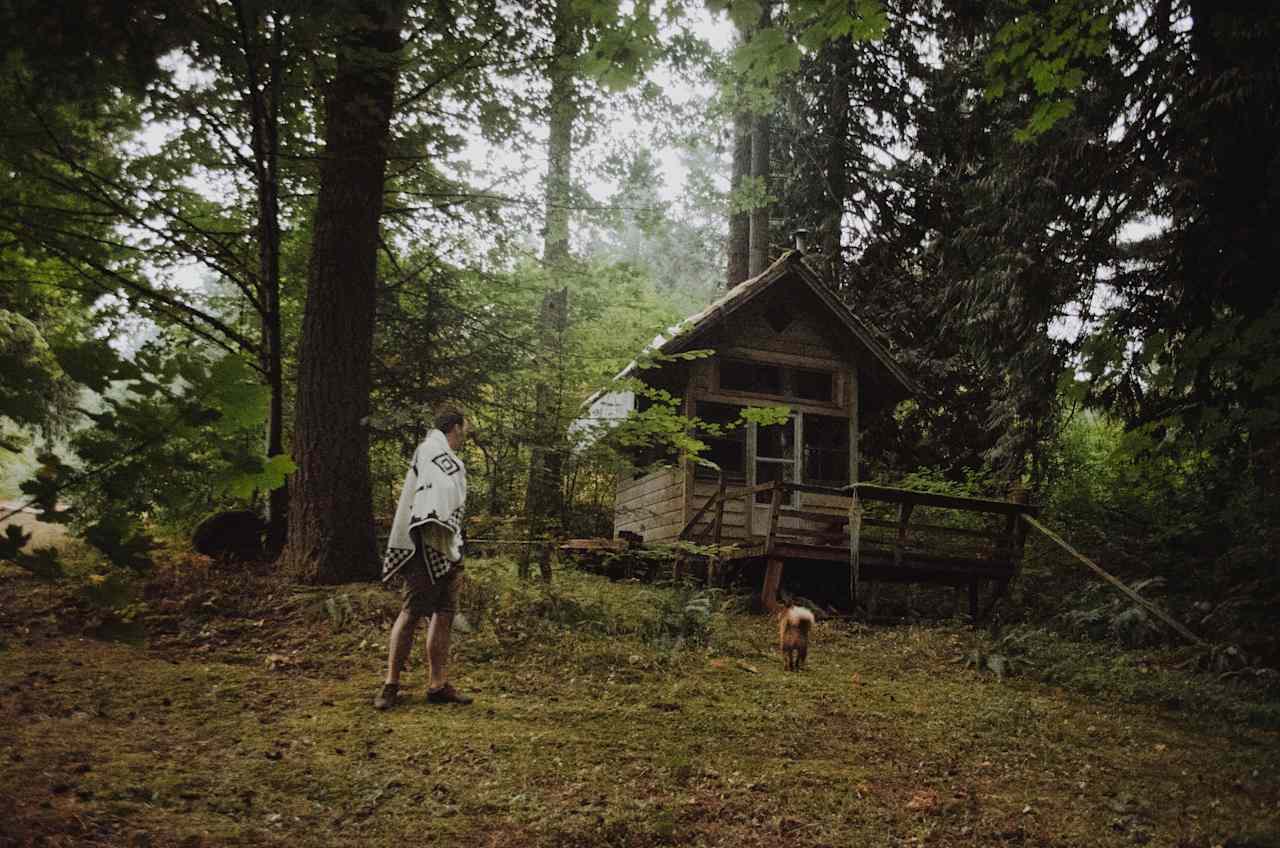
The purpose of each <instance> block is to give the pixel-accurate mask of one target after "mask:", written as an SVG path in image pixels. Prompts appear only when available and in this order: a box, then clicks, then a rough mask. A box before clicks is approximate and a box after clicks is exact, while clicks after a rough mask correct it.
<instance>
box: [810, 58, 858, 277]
mask: <svg viewBox="0 0 1280 848" xmlns="http://www.w3.org/2000/svg"><path fill="white" fill-rule="evenodd" d="M826 52H827V54H828V56H829V58H830V64H831V90H830V92H829V94H830V106H829V113H828V116H829V117H828V119H829V121H830V124H829V125H828V126H827V127H826V138H825V139H824V140H823V141H824V145H825V147H826V158H827V167H826V171H827V174H826V176H827V186H826V189H827V191H826V193H825V194H824V196H823V198H822V205H823V207H824V209H825V211H824V212H823V215H822V224H821V232H819V233H818V244H819V246H820V247H821V249H822V260H823V262H824V263H825V264H826V266H827V274H828V275H829V278H830V281H831V284H832V285H833V286H835V287H836V288H840V287H841V286H843V284H844V280H843V274H844V263H843V261H842V260H843V256H842V255H841V252H840V244H841V235H842V232H843V227H844V223H843V222H844V201H845V195H847V194H848V191H849V174H848V154H847V147H846V145H847V144H848V138H849V107H850V103H849V74H850V72H851V69H852V66H853V42H852V41H851V40H850V39H849V38H848V37H845V38H841V39H839V40H838V41H835V42H832V43H831V44H829V45H827V48H826Z"/></svg>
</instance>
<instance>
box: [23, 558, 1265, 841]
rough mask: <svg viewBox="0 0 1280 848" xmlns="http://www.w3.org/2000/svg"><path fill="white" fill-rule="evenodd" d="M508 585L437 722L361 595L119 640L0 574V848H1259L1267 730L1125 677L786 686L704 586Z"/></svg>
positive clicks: (385, 622)
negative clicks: (401, 691)
mask: <svg viewBox="0 0 1280 848" xmlns="http://www.w3.org/2000/svg"><path fill="white" fill-rule="evenodd" d="M513 570H514V567H513V566H512V565H511V564H510V563H505V562H501V561H490V562H477V563H474V564H473V565H472V567H471V573H472V583H471V586H470V588H469V589H468V591H467V594H466V597H465V598H464V610H465V611H466V613H467V616H468V620H469V623H470V625H471V632H469V633H461V634H458V635H457V637H456V641H455V649H454V662H453V665H452V672H453V677H454V679H455V681H456V682H457V683H458V684H459V685H460V686H461V687H462V688H463V689H464V690H472V692H473V694H474V696H475V698H476V703H475V704H474V705H473V706H471V707H465V708H460V707H437V706H432V705H428V704H427V703H425V701H424V699H423V697H422V686H423V685H424V678H425V674H424V672H423V669H422V668H421V667H419V666H417V665H415V666H414V667H412V668H411V669H410V671H409V673H408V675H407V676H406V678H405V683H406V684H407V686H406V688H407V691H408V693H409V694H408V697H407V698H406V700H405V701H404V703H403V704H402V705H401V706H400V707H399V708H397V709H395V710H392V711H390V712H387V713H377V712H375V711H374V710H373V709H372V708H371V706H370V703H371V699H372V697H373V694H374V692H375V690H376V687H377V684H378V681H379V675H380V673H381V669H382V664H383V662H384V659H385V655H384V651H385V647H384V646H385V639H386V632H387V628H388V626H389V624H390V621H391V618H392V616H393V615H394V613H395V611H396V609H397V606H398V605H397V599H396V597H395V596H394V595H393V594H392V593H389V592H385V591H383V590H381V589H379V588H377V587H372V586H348V587H338V588H330V589H324V590H320V589H306V590H304V589H300V588H298V587H291V586H288V585H284V584H281V583H279V582H277V581H275V580H273V579H271V578H268V577H261V576H259V577H254V576H251V575H239V576H234V577H233V576H219V575H217V574H216V573H215V574H212V575H209V574H201V575H198V576H193V575H191V574H187V575H186V576H185V577H184V576H183V575H181V574H179V575H170V576H169V577H168V578H167V582H166V581H157V584H156V585H155V586H153V589H152V591H151V592H150V593H149V596H148V598H149V600H148V609H149V612H148V613H147V615H146V619H145V624H146V627H147V632H148V634H149V635H148V638H147V640H146V642H145V644H143V645H138V646H131V645H126V644H120V643H112V642H103V641H98V640H94V639H90V638H86V637H85V636H84V635H82V634H81V633H80V632H79V631H78V630H77V629H76V627H75V621H74V613H75V608H74V607H62V608H58V607H57V605H56V603H53V604H51V596H50V590H49V589H48V588H47V587H40V586H37V585H36V584H35V583H34V582H33V581H31V580H30V578H28V577H26V576H24V575H20V574H18V573H15V572H4V573H3V574H0V609H2V610H3V612H2V613H0V628H2V630H0V639H2V640H3V643H4V646H5V647H4V649H3V650H0V751H3V753H2V754H0V846H7V845H27V844H44V845H68V846H70V845H139V846H143V845H149V846H164V845H181V846H186V847H187V848H194V846H199V845H224V844H228V845H235V844H241V845H258V844H276V843H279V844H289V845H292V846H309V845H352V846H355V845H359V846H392V845H394V846H402V845H405V844H426V845H434V844H439V845H450V844H470V845H488V846H566V848H567V846H651V845H723V846H754V845H762V846H763V845H769V846H777V845H798V846H823V845H829V846H836V845H839V846H844V845H874V846H892V845H902V846H906V845H931V846H989V845H1053V846H1072V845H1086V844H1087V845H1102V846H1120V845H1126V846H1127V845H1135V844H1151V845H1169V846H1206V847H1207V846H1214V845H1229V844H1232V840H1233V839H1234V840H1237V842H1238V844H1256V845H1268V844H1277V843H1276V841H1275V840H1276V837H1277V825H1276V822H1277V820H1278V819H1280V754H1278V753H1277V752H1280V745H1277V744H1276V743H1277V739H1276V728H1275V727H1274V725H1267V724H1265V723H1262V724H1255V725H1253V726H1249V725H1245V724H1241V723H1238V722H1236V721H1232V720H1227V719H1222V720H1217V721H1215V720H1213V717H1212V716H1211V715H1206V714H1205V713H1203V712H1195V711H1194V710H1192V709H1191V706H1190V705H1184V707H1183V708H1179V709H1173V708H1171V707H1170V705H1168V704H1165V705H1163V706H1161V705H1158V704H1152V703H1146V702H1137V701H1135V700H1134V699H1133V698H1132V697H1130V695H1131V691H1130V690H1131V687H1129V686H1128V684H1127V683H1125V681H1123V680H1120V679H1119V677H1120V676H1122V675H1124V674H1128V673H1130V672H1129V671H1127V670H1126V669H1124V668H1121V667H1118V666H1117V667H1116V670H1115V672H1114V673H1115V675H1117V685H1115V686H1113V687H1110V688H1107V687H1106V684H1105V679H1104V678H1098V679H1095V678H1094V677H1090V678H1089V679H1090V680H1091V681H1092V682H1091V684H1090V685H1091V686H1095V687H1097V688H1095V690H1094V691H1084V690H1082V689H1080V688H1078V687H1072V686H1070V685H1067V684H1069V683H1070V680H1071V679H1072V678H1071V675H1066V674H1063V675H1061V679H1062V681H1064V683H1063V684H1062V685H1056V686H1055V685H1051V684H1047V683H1045V682H1043V681H1039V680H1036V679H1033V678H1032V677H1031V676H1029V675H1028V676H1023V677H1012V678H1005V679H1004V680H1000V679H997V678H996V677H994V676H992V675H982V674H979V673H977V672H975V671H972V670H969V669H966V667H965V664H964V662H963V660H964V658H965V657H966V656H967V655H969V654H970V653H971V652H972V651H973V650H975V646H977V645H979V644H980V642H981V640H982V637H981V635H980V634H977V633H975V632H973V631H971V630H969V629H967V628H961V627H947V626H937V627H901V628H885V629H872V628H867V627H863V626H860V625H851V624H840V623H834V622H826V623H823V624H821V625H820V626H819V628H818V631H817V633H816V634H815V638H814V644H813V648H812V651H811V654H810V666H809V670H808V671H806V672H804V673H803V674H798V675H794V674H793V675H788V674H785V673H784V672H783V671H782V663H781V661H780V659H779V658H778V657H777V656H776V655H775V653H774V652H773V650H772V644H771V630H772V628H771V627H770V625H769V622H768V621H767V620H765V619H763V618H760V617H752V616H748V615H742V614H736V613H730V612H725V611H718V612H715V613H714V614H713V615H710V616H708V615H706V614H705V613H704V612H703V610H705V609H706V608H707V607H708V605H709V607H710V608H711V609H713V610H724V609H725V608H726V607H728V606H732V605H723V604H720V603H719V599H718V598H715V597H700V596H699V595H698V594H697V593H696V592H693V591H692V590H675V589H670V588H665V589H664V588H655V587H648V586H640V585H637V584H634V583H610V582H609V581H607V580H605V579H603V578H598V577H592V576H587V575H582V574H578V573H574V572H564V573H561V574H559V575H557V581H556V584H555V586H553V587H552V588H551V589H548V588H546V587H544V586H542V585H540V584H521V583H519V582H518V581H516V580H515V579H514V578H513V577H512V576H511V573H512V571H513ZM1055 650H1066V649H1065V648H1061V646H1059V647H1058V648H1056V649H1055ZM1055 656H1056V655H1055ZM1059 660H1060V661H1062V662H1066V660H1065V659H1062V658H1059ZM1099 680H1101V681H1102V682H1098V681H1099ZM1187 680H1188V681H1189V682H1188V686H1192V682H1191V681H1193V680H1194V678H1192V677H1190V676H1188V677H1187ZM1195 685H1200V684H1195ZM1221 697H1223V698H1224V699H1225V698H1228V695H1222V696H1221ZM1264 712H1265V711H1264ZM1246 838H1247V839H1250V840H1252V841H1251V842H1248V843H1245V842H1244V841H1242V840H1244V839H1246ZM1268 840H1270V841H1268Z"/></svg>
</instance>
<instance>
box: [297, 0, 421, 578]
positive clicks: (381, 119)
mask: <svg viewBox="0 0 1280 848" xmlns="http://www.w3.org/2000/svg"><path fill="white" fill-rule="evenodd" d="M355 12H356V14H354V15H352V16H351V17H350V19H349V20H350V29H348V30H347V31H346V32H344V33H343V34H342V37H341V38H340V40H339V45H338V55H337V68H336V71H335V73H334V78H333V81H332V83H331V84H330V88H329V92H328V96H327V98H326V102H325V108H326V113H325V150H324V154H323V156H322V158H321V160H320V194H319V198H318V200H317V205H316V213H315V226H314V232H313V235H312V238H313V241H312V245H311V261H310V264H309V267H308V271H307V305H306V312H305V314H304V316H303V324H302V341H301V348H300V362H299V367H298V399H297V423H296V428H295V438H294V455H295V459H296V461H297V464H298V470H297V473H296V475H295V477H294V487H293V494H294V496H293V498H292V503H291V504H290V510H289V541H288V546H287V547H286V548H285V551H284V554H283V557H282V564H283V566H284V568H285V569H286V570H287V571H288V572H289V573H290V574H292V575H294V576H295V577H297V578H298V579H301V580H303V581H304V582H308V583H339V582H344V581H350V580H362V579H369V578H371V577H373V576H375V575H376V573H377V567H376V562H377V555H376V552H375V550H374V548H375V543H374V533H373V508H372V493H371V491H370V482H369V434H368V430H367V429H366V424H365V421H366V418H367V417H368V415H369V391H370V384H371V377H370V370H369V366H370V360H371V358H372V349H373V319H374V293H375V287H376V276H377V250H378V223H379V219H380V218H381V216H382V193H383V183H384V177H385V173H386V164H387V147H388V144H389V142H390V123H391V111H392V106H393V102H394V97H395V89H396V77H397V73H398V61H399V49H400V24H401V20H402V16H403V5H402V3H401V2H396V1H395V0H392V2H385V1H384V2H377V0H364V2H360V3H358V4H357V5H356V8H355Z"/></svg>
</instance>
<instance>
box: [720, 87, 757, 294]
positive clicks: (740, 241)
mask: <svg viewBox="0 0 1280 848" xmlns="http://www.w3.org/2000/svg"><path fill="white" fill-rule="evenodd" d="M750 176H751V115H750V114H749V113H747V112H746V111H744V110H741V109H740V110H738V111H737V112H736V113H734V116H733V178H732V179H733V181H732V183H731V184H730V185H731V187H732V190H733V191H734V192H737V191H739V190H740V189H741V188H742V184H743V182H744V181H745V180H746V179H747V178H748V177H750ZM728 253H729V261H728V267H727V269H726V273H725V287H726V288H730V289H731V288H733V287H734V286H736V285H737V284H738V283H741V282H743V281H744V280H746V279H747V277H749V276H750V273H749V269H750V264H751V259H750V256H751V215H750V213H749V212H747V210H745V209H739V210H737V211H733V212H730V213H729V250H728Z"/></svg>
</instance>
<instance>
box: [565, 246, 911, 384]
mask: <svg viewBox="0 0 1280 848" xmlns="http://www.w3.org/2000/svg"><path fill="white" fill-rule="evenodd" d="M787 278H790V279H797V278H798V279H799V280H800V281H801V282H802V283H803V284H804V285H806V286H808V288H809V289H810V290H811V291H812V292H813V293H814V295H816V296H817V298H818V299H819V300H820V301H821V302H822V303H823V304H824V305H825V306H826V308H827V309H828V310H829V311H830V313H831V314H832V315H833V316H834V317H835V318H836V319H837V320H838V321H839V322H840V324H841V325H842V326H844V327H845V329H847V330H848V331H849V333H850V334H851V335H852V336H853V337H854V338H855V339H857V341H858V343H859V344H860V345H861V346H862V347H863V348H865V349H866V350H867V351H868V352H869V353H870V354H871V355H872V357H873V358H874V360H875V363H876V364H877V365H878V366H880V368H879V370H881V371H882V373H883V376H884V377H885V378H886V379H884V380H883V381H882V382H884V383H886V384H887V385H888V386H889V387H890V391H891V393H893V394H897V395H899V396H900V397H903V398H905V397H909V396H911V395H915V394H919V393H920V389H919V388H918V387H917V386H916V384H915V382H914V381H913V380H912V379H911V378H910V377H909V376H908V375H907V373H906V372H905V371H903V370H902V367H901V366H900V365H898V363H897V362H895V361H894V360H893V357H891V356H890V355H889V352H888V351H887V350H886V349H885V348H884V346H883V345H881V344H880V343H879V342H878V341H876V338H875V334H874V333H873V331H872V330H871V328H870V326H868V325H867V323H866V322H865V321H863V320H862V319H861V318H859V317H858V316H857V315H855V314H853V311H852V310H850V309H849V307H848V306H847V305H845V303H844V302H843V301H842V300H840V299H839V298H838V297H836V296H835V295H834V294H833V293H832V292H831V291H830V289H828V288H827V286H826V284H825V283H823V281H822V278H821V277H819V276H818V274H817V273H816V272H815V271H814V270H813V269H812V268H810V267H809V264H808V263H807V262H805V260H804V257H803V256H802V255H801V254H800V253H799V252H798V251H794V250H791V251H787V252H786V253H784V254H782V256H780V257H778V259H777V260H775V261H774V263H773V264H772V265H770V266H769V267H768V268H766V269H765V270H764V271H763V272H761V273H760V274H757V275H756V276H755V277H752V278H751V279H749V280H746V281H745V282H742V283H740V284H738V285H736V286H734V287H733V288H731V289H729V291H727V292H725V293H724V294H723V295H721V296H720V297H719V298H718V299H716V300H715V301H714V302H713V303H711V304H710V305H709V306H707V307H706V308H705V309H703V310H702V311H700V312H697V313H695V314H693V315H690V316H689V317H688V318H686V319H684V320H683V321H681V322H680V323H679V324H676V325H675V326H674V327H672V328H671V330H670V331H669V334H668V335H665V336H662V335H660V336H658V337H656V338H655V339H654V340H653V341H652V342H650V343H649V345H648V346H647V347H646V348H645V349H644V351H643V352H642V353H641V356H644V355H645V354H675V353H680V352H682V351H687V350H690V349H692V348H694V347H695V346H696V344H695V343H696V342H698V341H699V340H700V339H701V338H703V337H704V336H705V335H706V334H707V333H708V332H709V331H710V330H711V329H713V328H714V327H717V326H719V325H720V324H722V323H723V322H724V320H725V319H726V318H727V317H729V316H730V315H732V314H733V313H735V312H737V311H738V310H739V309H741V308H742V307H744V306H746V305H747V304H749V303H751V302H752V301H754V300H755V299H756V298H757V297H759V296H760V295H762V294H764V292H766V291H768V290H769V289H770V288H771V287H772V286H773V285H774V284H775V283H777V282H778V281H779V280H782V279H787ZM639 367H640V364H639V359H638V358H637V359H634V360H632V361H631V362H630V363H629V364H628V365H627V367H626V368H623V369H622V370H621V371H620V372H618V375H617V376H616V377H615V378H614V379H615V380H617V379H621V378H623V377H627V376H630V375H631V374H633V373H634V372H635V371H636V370H637V369H638V368H639ZM605 391H607V390H602V391H601V392H597V393H596V394H595V395H592V397H591V398H589V399H588V400H587V405H588V406H589V405H590V404H591V403H592V402H593V401H595V400H596V399H597V398H598V397H600V396H601V395H603V394H604V392H605Z"/></svg>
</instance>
